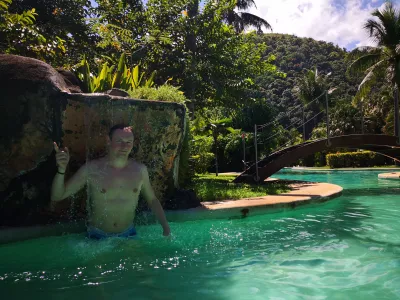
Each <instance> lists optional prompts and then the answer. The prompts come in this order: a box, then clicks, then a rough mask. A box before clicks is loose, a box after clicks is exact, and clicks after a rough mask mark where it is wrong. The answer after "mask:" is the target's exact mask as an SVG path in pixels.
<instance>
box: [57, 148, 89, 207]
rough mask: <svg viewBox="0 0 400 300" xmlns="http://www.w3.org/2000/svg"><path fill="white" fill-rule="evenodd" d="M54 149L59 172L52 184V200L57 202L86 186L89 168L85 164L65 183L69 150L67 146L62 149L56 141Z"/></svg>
mask: <svg viewBox="0 0 400 300" xmlns="http://www.w3.org/2000/svg"><path fill="white" fill-rule="evenodd" d="M54 150H55V151H56V162H57V173H56V176H54V179H53V184H52V186H51V201H52V202H57V201H61V200H63V199H65V198H67V197H69V196H71V195H72V194H75V193H76V192H78V191H79V190H80V189H81V188H83V187H84V185H85V183H86V175H87V169H86V165H83V166H82V167H81V168H80V169H79V170H78V172H76V173H75V174H74V175H73V176H72V177H71V178H70V179H69V180H68V182H67V183H65V180H64V177H65V171H66V169H67V165H68V162H69V150H68V148H67V147H65V148H64V149H60V148H59V147H58V146H57V144H56V143H54ZM51 208H53V205H51Z"/></svg>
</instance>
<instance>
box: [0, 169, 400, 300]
mask: <svg viewBox="0 0 400 300" xmlns="http://www.w3.org/2000/svg"><path fill="white" fill-rule="evenodd" d="M377 174H378V172H332V173H329V172H326V173H319V174H306V173H304V174H298V173H287V172H281V173H279V174H278V177H282V178H297V179H307V180H310V181H323V182H332V183H336V182H337V183H339V184H342V185H343V186H344V188H345V190H344V193H343V196H341V197H340V198H338V199H335V200H331V201H329V202H327V203H324V204H320V205H315V206H305V207H302V208H299V209H296V210H287V211H283V212H280V213H270V214H265V215H260V216H250V217H248V218H245V219H235V220H227V219H219V220H213V219H210V220H201V221H200V220H199V221H190V222H181V223H173V222H172V223H171V229H172V232H173V235H174V237H173V238H172V239H170V240H169V239H164V238H163V237H162V235H161V229H160V226H159V225H157V224H155V225H148V226H138V227H137V231H138V236H139V238H138V239H134V240H129V239H128V240H126V239H119V238H112V239H107V240H103V241H93V240H88V239H86V238H85V236H84V234H71V235H66V236H61V237H48V238H41V239H35V240H29V241H24V242H19V243H14V244H9V245H2V246H0V290H1V291H2V296H3V295H5V296H4V298H5V299H19V298H22V297H26V296H27V295H29V296H30V297H31V298H34V299H35V298H39V297H40V299H47V298H53V299H54V298H56V299H67V298H68V299H69V298H71V297H75V298H83V297H86V298H88V299H133V298H134V299H187V298H188V297H190V298H191V299H203V298H206V299H396V298H399V297H400V268H399V267H400V219H399V218H398V215H399V211H400V202H399V201H400V199H399V196H398V195H399V192H400V182H395V181H380V180H378V179H377ZM50 295H51V297H50Z"/></svg>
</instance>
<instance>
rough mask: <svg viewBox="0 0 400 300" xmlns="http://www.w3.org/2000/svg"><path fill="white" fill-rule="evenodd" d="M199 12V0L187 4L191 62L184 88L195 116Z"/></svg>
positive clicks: (192, 113) (188, 46)
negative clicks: (196, 32) (197, 18)
mask: <svg viewBox="0 0 400 300" xmlns="http://www.w3.org/2000/svg"><path fill="white" fill-rule="evenodd" d="M198 13H199V0H191V1H190V2H189V4H188V6H187V17H188V19H189V22H188V31H187V35H186V42H185V44H186V45H185V46H186V50H187V52H188V53H190V63H189V66H187V74H186V80H185V82H184V85H185V86H184V89H185V91H186V97H187V98H188V99H189V100H190V101H191V103H190V105H189V106H188V108H189V112H190V116H192V117H193V115H194V109H195V103H194V102H195V101H196V99H195V96H196V80H195V78H196V65H197V60H196V52H197V43H196V35H195V32H194V26H195V23H196V17H197V15H198Z"/></svg>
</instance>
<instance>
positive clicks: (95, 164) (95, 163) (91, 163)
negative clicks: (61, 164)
mask: <svg viewBox="0 0 400 300" xmlns="http://www.w3.org/2000/svg"><path fill="white" fill-rule="evenodd" d="M104 163H105V160H104V159H103V158H99V159H93V160H87V161H86V162H85V164H84V166H86V168H87V169H89V170H91V169H97V168H99V167H101V166H103V165H104Z"/></svg>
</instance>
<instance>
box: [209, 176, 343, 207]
mask: <svg viewBox="0 0 400 300" xmlns="http://www.w3.org/2000/svg"><path fill="white" fill-rule="evenodd" d="M289 186H290V188H291V191H289V192H287V193H282V194H279V195H268V196H263V197H254V198H244V199H238V200H224V201H217V202H203V206H204V207H205V208H206V209H209V210H216V209H226V208H255V207H258V206H276V205H277V204H286V205H287V206H288V207H293V206H296V205H297V204H300V203H304V202H318V200H327V199H330V198H333V197H336V196H339V195H341V193H342V190H343V188H342V187H340V186H338V185H335V184H330V183H311V182H302V183H293V184H290V185H289Z"/></svg>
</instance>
